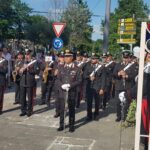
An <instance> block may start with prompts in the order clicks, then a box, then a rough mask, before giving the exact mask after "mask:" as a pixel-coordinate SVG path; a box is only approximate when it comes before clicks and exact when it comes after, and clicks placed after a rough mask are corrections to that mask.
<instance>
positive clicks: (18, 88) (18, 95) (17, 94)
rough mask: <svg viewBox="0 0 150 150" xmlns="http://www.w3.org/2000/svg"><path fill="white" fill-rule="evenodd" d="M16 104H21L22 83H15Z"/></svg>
mask: <svg viewBox="0 0 150 150" xmlns="http://www.w3.org/2000/svg"><path fill="white" fill-rule="evenodd" d="M15 102H17V103H20V83H18V82H17V83H15Z"/></svg>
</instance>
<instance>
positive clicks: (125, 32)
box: [118, 30, 136, 35]
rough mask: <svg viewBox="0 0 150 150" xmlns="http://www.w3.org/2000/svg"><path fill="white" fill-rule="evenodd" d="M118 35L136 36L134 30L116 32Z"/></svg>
mask: <svg viewBox="0 0 150 150" xmlns="http://www.w3.org/2000/svg"><path fill="white" fill-rule="evenodd" d="M118 34H122V35H134V34H136V32H135V30H134V31H130V30H128V31H118Z"/></svg>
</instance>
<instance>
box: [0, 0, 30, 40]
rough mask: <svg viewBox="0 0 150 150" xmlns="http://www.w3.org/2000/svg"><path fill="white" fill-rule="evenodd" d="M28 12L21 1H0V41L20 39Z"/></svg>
mask: <svg viewBox="0 0 150 150" xmlns="http://www.w3.org/2000/svg"><path fill="white" fill-rule="evenodd" d="M30 12H31V9H30V8H29V7H28V6H27V4H25V3H22V2H21V0H7V1H5V0H0V40H5V39H8V38H21V33H22V32H23V26H24V24H25V23H26V22H27V18H28V16H29V13H30Z"/></svg>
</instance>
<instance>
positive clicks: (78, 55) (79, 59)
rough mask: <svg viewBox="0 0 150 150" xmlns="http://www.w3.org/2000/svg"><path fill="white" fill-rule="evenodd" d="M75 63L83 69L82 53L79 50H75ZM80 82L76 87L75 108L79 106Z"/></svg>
mask: <svg viewBox="0 0 150 150" xmlns="http://www.w3.org/2000/svg"><path fill="white" fill-rule="evenodd" d="M75 63H76V65H77V66H78V67H79V68H80V69H81V70H82V69H83V64H84V62H83V60H82V53H81V52H80V51H77V52H76V60H75ZM82 93H83V91H82V83H81V84H80V85H79V86H78V87H77V97H76V108H79V107H80V102H81V99H82Z"/></svg>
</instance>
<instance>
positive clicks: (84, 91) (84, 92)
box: [82, 80, 87, 100]
mask: <svg viewBox="0 0 150 150" xmlns="http://www.w3.org/2000/svg"><path fill="white" fill-rule="evenodd" d="M86 86H87V81H86V80H85V81H83V86H82V90H83V99H84V100H85V99H86V88H87V87H86Z"/></svg>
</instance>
